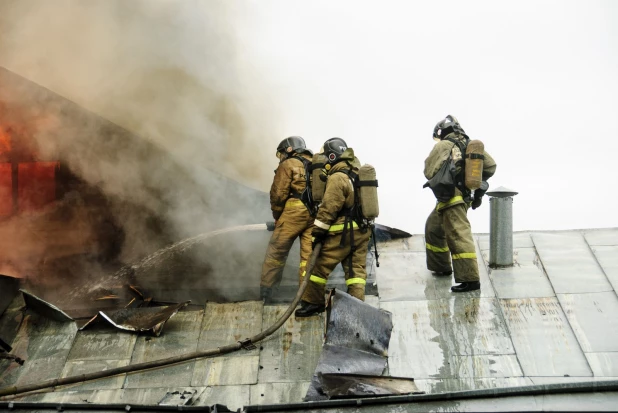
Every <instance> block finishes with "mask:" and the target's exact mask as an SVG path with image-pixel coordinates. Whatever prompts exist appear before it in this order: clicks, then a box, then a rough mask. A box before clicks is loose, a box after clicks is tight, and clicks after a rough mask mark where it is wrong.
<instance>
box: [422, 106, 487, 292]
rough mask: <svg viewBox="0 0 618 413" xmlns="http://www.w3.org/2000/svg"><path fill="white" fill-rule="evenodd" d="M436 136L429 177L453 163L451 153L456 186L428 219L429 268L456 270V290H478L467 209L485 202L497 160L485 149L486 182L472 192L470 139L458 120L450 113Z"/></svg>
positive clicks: (427, 169)
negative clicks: (467, 178)
mask: <svg viewBox="0 0 618 413" xmlns="http://www.w3.org/2000/svg"><path fill="white" fill-rule="evenodd" d="M433 137H434V140H436V141H437V142H438V143H436V145H435V146H434V147H433V149H432V151H431V153H430V154H429V156H428V157H427V159H425V177H426V178H427V179H431V178H433V177H434V176H435V175H436V174H437V173H438V171H439V170H440V169H441V168H442V166H443V164H444V162H449V155H450V156H451V158H450V159H452V161H453V164H454V177H455V188H454V194H453V196H452V197H450V199H448V200H444V201H443V202H437V204H436V206H435V207H434V208H433V210H432V211H431V214H430V215H429V217H428V218H427V222H426V224H425V243H426V244H425V247H426V252H427V269H429V270H430V271H433V273H434V275H446V276H450V275H451V274H452V273H453V270H454V272H455V282H457V283H459V285H455V286H453V287H451V290H452V291H453V292H464V291H473V290H478V289H479V288H480V287H481V285H480V280H479V269H478V263H477V257H476V249H475V247H474V239H473V238H472V229H471V227H470V221H468V217H467V212H468V208H469V207H470V206H472V209H476V208H478V207H479V206H480V205H481V202H482V197H483V195H484V194H485V191H487V188H488V185H487V182H486V181H487V179H489V178H490V177H491V176H493V174H494V173H495V171H496V162H495V161H494V160H493V158H492V157H491V156H490V155H489V154H488V153H487V152H485V151H484V149H483V155H482V156H479V158H481V159H483V164H482V165H483V166H482V181H483V182H482V184H481V187H480V188H479V189H476V190H474V191H470V190H469V189H467V188H466V187H465V185H463V182H464V177H463V174H464V166H465V160H464V159H463V157H462V150H463V152H464V153H465V151H466V147H467V145H468V143H469V142H470V138H469V137H468V136H467V135H466V134H465V132H464V130H463V128H462V127H461V125H460V124H459V122H458V121H457V119H455V117H453V116H451V115H449V116H447V117H446V118H445V119H444V120H442V121H440V122H438V124H437V125H436V126H435V128H434V134H433ZM477 142H479V141H477ZM479 174H480V171H479ZM434 193H435V191H434ZM451 258H452V265H453V267H452V269H451Z"/></svg>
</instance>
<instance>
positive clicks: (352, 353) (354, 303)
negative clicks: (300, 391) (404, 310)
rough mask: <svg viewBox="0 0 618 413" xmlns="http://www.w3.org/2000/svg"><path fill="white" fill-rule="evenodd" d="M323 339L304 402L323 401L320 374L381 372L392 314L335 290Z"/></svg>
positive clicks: (323, 395)
mask: <svg viewBox="0 0 618 413" xmlns="http://www.w3.org/2000/svg"><path fill="white" fill-rule="evenodd" d="M328 301H329V303H330V310H329V312H328V320H327V322H326V328H327V330H326V340H325V343H324V347H323V349H322V354H321V355H320V359H319V360H318V365H317V366H316V368H315V373H314V375H313V378H312V380H311V384H310V386H309V389H308V390H307V395H306V396H305V401H312V400H326V399H328V398H329V396H328V395H327V394H326V393H325V392H324V391H323V390H322V382H321V381H320V375H323V374H327V373H350V374H365V375H381V374H382V373H383V372H384V370H385V368H386V362H387V356H388V345H389V342H390V337H391V331H392V330H393V322H392V315H391V313H389V312H388V311H385V310H381V309H377V308H375V307H372V306H371V305H369V304H366V303H364V302H362V301H360V300H358V299H356V298H354V297H352V296H351V295H349V294H347V293H344V292H342V291H338V290H335V291H334V292H332V293H331V295H330V296H329V300H328Z"/></svg>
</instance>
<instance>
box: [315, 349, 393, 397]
mask: <svg viewBox="0 0 618 413" xmlns="http://www.w3.org/2000/svg"><path fill="white" fill-rule="evenodd" d="M386 362H387V359H386V357H384V356H381V355H378V354H373V353H368V352H366V351H362V350H356V349H351V348H347V347H338V346H333V345H329V344H324V347H323V348H322V354H321V355H320V359H319V360H318V365H317V366H316V368H315V373H314V375H313V377H312V378H311V384H310V385H309V388H308V389H307V395H306V396H305V401H315V400H328V396H327V395H326V393H324V391H323V390H322V382H321V381H320V377H319V375H320V374H326V373H346V374H366V375H380V374H382V373H383V372H384V370H385V369H386Z"/></svg>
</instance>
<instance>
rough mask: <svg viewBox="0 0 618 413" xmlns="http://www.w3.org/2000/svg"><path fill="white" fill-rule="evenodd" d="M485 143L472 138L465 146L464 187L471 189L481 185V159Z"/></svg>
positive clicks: (483, 157)
mask: <svg viewBox="0 0 618 413" xmlns="http://www.w3.org/2000/svg"><path fill="white" fill-rule="evenodd" d="M484 152H485V145H483V142H481V141H479V140H477V139H474V140H471V141H470V142H469V143H468V147H467V148H466V177H465V179H466V188H468V189H469V190H471V191H474V190H475V189H478V188H480V187H481V182H482V181H483V159H485V156H484V155H483V153H484Z"/></svg>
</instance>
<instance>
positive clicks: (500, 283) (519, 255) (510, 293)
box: [489, 248, 555, 298]
mask: <svg viewBox="0 0 618 413" xmlns="http://www.w3.org/2000/svg"><path fill="white" fill-rule="evenodd" d="M513 258H514V261H515V266H513V267H506V268H497V269H491V270H490V273H489V277H490V278H491V281H492V283H493V287H494V290H495V291H496V294H498V297H500V298H532V297H553V296H554V295H555V294H554V289H553V287H552V285H551V283H550V282H549V279H548V278H547V276H546V275H545V272H544V271H543V268H542V266H541V262H540V259H539V256H538V255H537V253H536V250H535V249H534V248H519V249H516V250H515V251H514V257H513Z"/></svg>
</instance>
